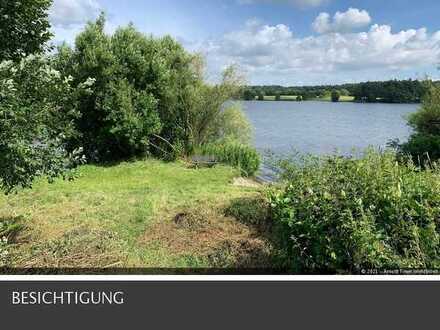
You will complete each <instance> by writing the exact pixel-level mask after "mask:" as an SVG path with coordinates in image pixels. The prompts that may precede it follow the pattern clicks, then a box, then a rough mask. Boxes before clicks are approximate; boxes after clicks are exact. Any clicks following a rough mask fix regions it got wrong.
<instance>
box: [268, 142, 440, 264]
mask: <svg viewBox="0 0 440 330" xmlns="http://www.w3.org/2000/svg"><path fill="white" fill-rule="evenodd" d="M280 165H281V167H282V168H283V170H284V172H283V178H284V179H285V180H286V181H287V186H286V187H285V189H283V190H281V191H278V192H274V193H272V195H271V207H272V212H273V218H274V221H275V222H276V224H277V225H278V226H279V228H280V240H281V242H282V248H283V251H284V253H285V257H286V260H287V264H288V265H289V267H291V268H294V269H296V270H299V271H302V272H322V271H325V272H337V271H343V272H356V271H358V270H360V269H363V268H368V269H371V268H374V269H380V268H386V269H397V268H418V269H425V268H431V269H432V268H438V267H440V259H439V252H440V243H439V242H440V241H439V239H440V236H439V231H440V222H439V221H440V197H439V196H440V168H439V166H438V165H435V164H434V165H432V166H431V167H430V168H427V169H425V170H423V171H422V170H420V169H419V168H417V167H416V166H414V165H413V164H412V162H411V161H406V162H405V163H403V164H401V163H398V162H396V157H395V154H393V153H389V152H385V153H378V152H375V151H372V150H370V151H367V152H366V153H365V155H364V157H362V158H361V159H349V158H342V157H336V156H334V157H329V158H324V159H319V158H313V157H310V158H307V157H306V158H303V159H301V161H299V162H297V163H295V162H292V161H291V160H290V161H282V162H281V164H280Z"/></svg>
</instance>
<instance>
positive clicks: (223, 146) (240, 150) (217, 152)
mask: <svg viewBox="0 0 440 330" xmlns="http://www.w3.org/2000/svg"><path fill="white" fill-rule="evenodd" d="M200 152H201V153H202V154H203V155H208V156H212V157H214V158H215V159H216V160H217V161H218V162H221V163H225V164H228V165H231V166H233V167H236V168H238V169H240V170H241V172H242V174H243V175H245V176H253V175H254V174H255V173H256V172H257V171H258V169H259V168H260V162H261V160H260V155H259V154H258V152H257V150H255V148H253V147H250V146H248V145H245V144H241V143H238V142H235V141H224V142H222V143H215V144H214V143H212V144H206V145H203V146H202V147H201V148H200Z"/></svg>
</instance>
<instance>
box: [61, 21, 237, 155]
mask: <svg viewBox="0 0 440 330" xmlns="http://www.w3.org/2000/svg"><path fill="white" fill-rule="evenodd" d="M104 28H105V18H104V16H101V17H100V18H99V19H98V20H97V21H96V22H94V23H89V24H88V25H87V27H86V29H85V30H84V31H83V32H82V33H80V34H79V35H78V37H77V38H76V42H75V47H74V48H73V49H71V48H69V47H67V46H66V45H64V46H63V47H61V48H60V50H59V52H58V54H57V56H56V62H57V67H58V69H59V70H62V72H63V73H64V75H66V76H67V75H71V76H73V77H74V82H75V84H78V83H80V82H81V81H83V80H84V79H86V78H89V77H90V78H93V79H94V80H95V84H94V86H93V93H92V94H90V95H89V96H87V97H84V98H83V99H82V100H81V102H80V105H79V108H78V110H79V112H80V114H81V117H80V118H79V119H78V120H77V121H76V127H77V129H78V131H79V132H80V135H79V136H78V138H77V139H74V140H72V141H71V147H72V148H77V147H78V146H81V147H83V148H84V151H85V154H86V155H87V157H88V159H89V160H91V161H109V160H117V159H126V158H129V157H133V156H141V155H145V154H148V153H150V154H154V155H158V156H161V157H166V158H175V157H176V156H178V155H179V154H181V153H190V152H191V151H192V150H193V149H194V148H195V147H197V146H199V145H201V144H203V143H207V142H210V140H211V139H212V138H213V137H216V136H218V135H222V132H220V131H221V130H222V129H223V128H222V127H219V123H221V122H222V120H223V121H224V119H225V118H224V115H223V114H222V110H223V104H224V103H225V102H226V101H228V100H229V99H230V98H231V97H234V96H235V95H238V92H239V90H240V80H239V76H238V75H237V74H236V73H235V71H234V70H233V69H232V68H231V69H228V70H226V71H225V73H224V75H223V78H222V81H221V82H220V83H219V84H216V85H209V84H207V83H205V82H204V80H203V77H204V71H203V68H204V66H203V61H202V60H201V58H200V56H198V55H194V54H190V53H188V52H186V51H185V50H184V49H183V47H182V46H181V45H180V44H179V43H177V42H176V41H175V40H173V39H172V38H170V37H164V38H153V37H152V36H147V35H144V34H142V33H140V32H138V31H137V30H136V29H135V28H134V26H132V25H129V26H127V27H123V28H119V29H117V30H116V32H115V33H114V34H113V35H107V34H106V33H105V31H104Z"/></svg>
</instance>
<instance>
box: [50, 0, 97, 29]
mask: <svg viewBox="0 0 440 330" xmlns="http://www.w3.org/2000/svg"><path fill="white" fill-rule="evenodd" d="M101 10H102V8H101V6H100V5H99V3H98V2H97V1H96V0H55V1H54V3H53V5H52V8H51V9H50V21H51V23H52V25H53V26H54V27H56V28H69V27H72V26H74V25H79V24H84V23H85V22H87V21H88V20H91V19H94V18H96V17H97V16H98V15H99V13H100V11H101Z"/></svg>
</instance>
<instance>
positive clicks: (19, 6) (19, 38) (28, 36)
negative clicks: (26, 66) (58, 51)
mask: <svg viewBox="0 0 440 330" xmlns="http://www.w3.org/2000/svg"><path fill="white" fill-rule="evenodd" d="M51 4H52V0H20V1H16V0H13V1H10V0H2V1H1V5H0V62H1V61H3V60H14V61H18V60H19V59H20V58H21V57H23V56H26V55H30V54H35V53H41V52H42V51H43V50H44V49H45V43H46V42H47V41H49V39H50V38H51V36H52V35H51V33H50V31H49V28H50V25H49V21H48V12H47V11H48V9H49V7H50V5H51Z"/></svg>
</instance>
